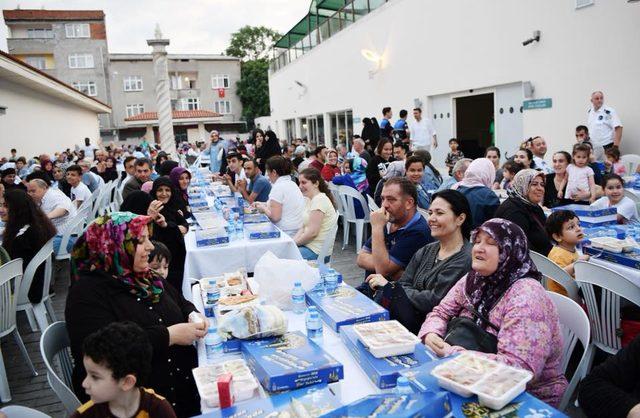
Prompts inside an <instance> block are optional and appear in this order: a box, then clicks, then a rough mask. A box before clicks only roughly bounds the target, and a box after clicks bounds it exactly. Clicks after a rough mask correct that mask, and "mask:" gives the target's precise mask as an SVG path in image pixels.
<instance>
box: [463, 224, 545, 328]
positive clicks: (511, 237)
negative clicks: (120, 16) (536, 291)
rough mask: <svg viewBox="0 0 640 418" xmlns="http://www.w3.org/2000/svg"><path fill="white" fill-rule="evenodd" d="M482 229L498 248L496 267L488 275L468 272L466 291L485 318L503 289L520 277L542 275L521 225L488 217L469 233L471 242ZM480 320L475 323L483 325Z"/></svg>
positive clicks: (503, 292) (526, 277) (503, 291)
mask: <svg viewBox="0 0 640 418" xmlns="http://www.w3.org/2000/svg"><path fill="white" fill-rule="evenodd" d="M480 231H482V232H485V233H486V234H487V235H489V236H490V237H491V238H492V239H493V240H494V241H495V242H496V243H497V244H498V248H499V251H500V255H499V259H498V268H497V269H496V271H495V272H494V273H492V274H491V275H489V276H481V275H480V274H479V273H477V272H476V271H475V270H471V271H470V272H469V274H468V275H467V283H466V286H465V293H466V294H467V296H468V297H469V300H470V301H471V303H472V304H473V306H474V308H475V309H476V310H477V311H478V312H479V313H480V314H482V315H483V316H484V317H485V318H489V312H491V309H493V307H494V306H495V305H496V304H497V303H498V301H499V300H500V298H501V297H502V296H503V295H504V294H505V293H506V291H507V290H508V289H509V288H510V287H511V285H512V284H514V283H515V282H516V281H518V280H520V279H535V280H538V281H539V280H541V279H542V275H541V274H540V272H539V271H538V269H537V268H536V266H535V264H533V260H531V257H530V256H529V246H528V244H527V236H526V235H525V233H524V231H522V229H521V228H520V227H519V226H518V225H516V224H514V223H513V222H510V221H507V220H506V219H499V218H494V219H489V220H488V221H486V222H485V223H483V224H482V225H480V226H479V227H478V228H476V230H475V231H473V232H472V233H471V242H474V241H475V238H476V236H477V235H478V232H480ZM482 322H483V321H482V320H481V319H479V318H476V323H477V324H478V325H480V326H482V325H483V324H482Z"/></svg>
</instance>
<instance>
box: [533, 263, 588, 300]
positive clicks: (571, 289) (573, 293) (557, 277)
mask: <svg viewBox="0 0 640 418" xmlns="http://www.w3.org/2000/svg"><path fill="white" fill-rule="evenodd" d="M529 255H530V256H531V259H532V260H533V263H534V264H535V265H536V267H537V268H538V270H539V271H540V273H542V275H543V276H544V277H545V288H546V287H547V284H548V280H553V281H554V282H556V283H558V284H559V285H560V286H562V287H564V289H565V290H566V291H567V295H569V297H570V298H571V299H572V300H573V301H575V302H577V303H580V302H582V300H581V299H580V294H579V290H578V285H577V284H576V282H575V280H573V277H571V275H569V273H567V272H566V271H564V269H563V268H562V267H560V266H559V265H557V264H556V263H554V262H553V261H551V260H549V258H548V257H545V256H544V255H542V254H540V253H537V252H535V251H529Z"/></svg>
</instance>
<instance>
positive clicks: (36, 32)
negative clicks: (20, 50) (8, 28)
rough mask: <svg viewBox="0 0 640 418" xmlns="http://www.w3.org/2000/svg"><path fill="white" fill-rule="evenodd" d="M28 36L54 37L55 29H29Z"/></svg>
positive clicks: (32, 37)
mask: <svg viewBox="0 0 640 418" xmlns="http://www.w3.org/2000/svg"><path fill="white" fill-rule="evenodd" d="M27 38H29V39H41V38H48V39H49V38H53V31H52V30H51V29H45V28H36V29H27Z"/></svg>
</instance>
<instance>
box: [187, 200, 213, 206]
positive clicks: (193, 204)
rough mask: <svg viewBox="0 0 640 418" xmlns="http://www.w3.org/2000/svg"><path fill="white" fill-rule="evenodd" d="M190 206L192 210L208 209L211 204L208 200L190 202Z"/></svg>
mask: <svg viewBox="0 0 640 418" xmlns="http://www.w3.org/2000/svg"><path fill="white" fill-rule="evenodd" d="M189 206H190V207H192V208H206V207H209V203H208V202H207V200H206V199H201V200H189Z"/></svg>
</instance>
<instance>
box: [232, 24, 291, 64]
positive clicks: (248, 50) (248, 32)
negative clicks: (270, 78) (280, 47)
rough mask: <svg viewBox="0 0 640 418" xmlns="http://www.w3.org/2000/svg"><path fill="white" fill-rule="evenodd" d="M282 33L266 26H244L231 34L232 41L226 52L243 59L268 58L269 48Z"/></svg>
mask: <svg viewBox="0 0 640 418" xmlns="http://www.w3.org/2000/svg"><path fill="white" fill-rule="evenodd" d="M279 38H280V34H279V33H278V32H276V31H274V30H273V29H269V28H267V27H265V26H244V27H242V28H240V29H239V30H238V31H237V32H234V33H233V34H231V42H230V43H229V47H228V48H227V50H226V51H225V54H227V55H230V56H232V57H238V58H240V59H242V61H254V60H258V59H267V58H268V57H269V50H270V49H271V47H272V46H273V44H274V43H275V42H276V41H277V40H278V39H279Z"/></svg>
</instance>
